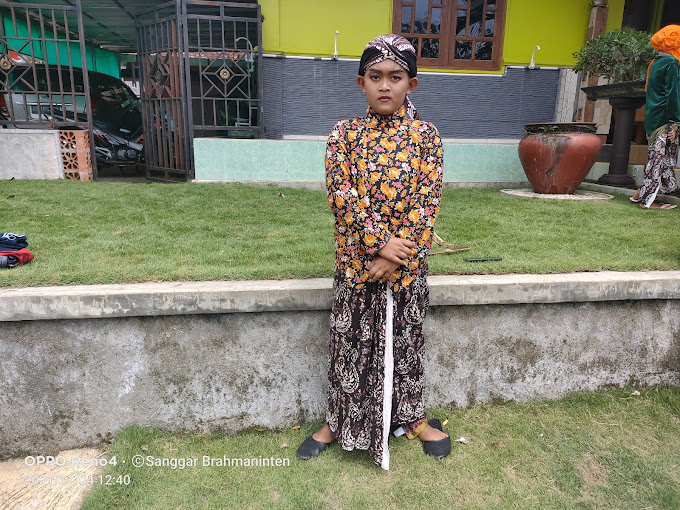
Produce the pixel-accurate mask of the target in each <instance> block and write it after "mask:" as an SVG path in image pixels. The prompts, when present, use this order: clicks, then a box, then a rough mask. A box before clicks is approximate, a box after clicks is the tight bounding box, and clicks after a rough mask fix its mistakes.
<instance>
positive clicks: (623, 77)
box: [574, 27, 655, 99]
mask: <svg viewBox="0 0 680 510" xmlns="http://www.w3.org/2000/svg"><path fill="white" fill-rule="evenodd" d="M654 53H655V52H654V48H652V47H651V45H650V44H649V34H647V33H646V32H640V31H639V30H634V29H632V28H628V27H626V28H622V29H620V30H612V31H611V32H607V33H605V34H602V35H601V36H600V37H598V38H597V39H592V40H590V41H588V42H587V43H586V44H585V46H583V48H581V49H580V50H579V51H577V52H575V53H574V58H576V65H574V71H581V72H584V73H589V74H591V75H598V76H601V77H603V78H606V79H607V81H608V85H598V86H596V87H585V88H584V91H587V92H589V93H588V98H589V99H601V98H609V97H611V96H612V95H615V96H618V95H626V94H629V93H638V94H639V93H640V91H642V92H643V95H644V79H645V75H646V73H647V67H648V66H649V63H650V62H651V61H652V60H653V59H654Z"/></svg>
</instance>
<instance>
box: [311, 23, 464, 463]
mask: <svg viewBox="0 0 680 510" xmlns="http://www.w3.org/2000/svg"><path fill="white" fill-rule="evenodd" d="M416 60H417V55H416V52H415V50H414V49H413V46H411V44H410V43H409V42H408V41H407V40H406V39H404V38H403V37H400V36H397V35H394V34H390V35H384V36H380V37H377V38H376V39H374V40H372V41H371V42H370V43H369V44H368V45H367V46H366V49H365V50H364V53H363V55H362V57H361V62H360V64H359V75H358V76H357V83H358V85H359V87H360V88H361V90H362V91H363V92H364V94H365V95H366V98H367V100H368V103H369V107H368V109H367V110H366V115H365V116H364V117H361V118H355V119H349V120H343V121H340V122H338V123H337V124H336V125H335V127H334V128H333V130H332V131H331V134H330V136H329V138H328V144H327V149H326V158H325V164H326V184H327V188H328V201H329V203H330V207H331V210H332V212H333V214H334V216H335V253H336V260H335V278H334V283H333V310H332V316H331V332H330V343H329V363H328V379H329V388H328V410H327V412H326V423H325V424H324V425H323V427H322V428H321V429H320V430H318V431H317V432H316V433H314V434H313V435H312V436H310V437H308V438H307V439H306V440H305V441H304V442H303V443H302V445H300V447H299V449H298V457H299V458H301V459H305V460H306V459H310V458H312V457H316V456H317V455H319V454H320V453H321V452H322V451H323V450H325V449H326V448H327V447H328V446H329V445H330V444H331V443H332V442H333V441H334V440H337V441H338V443H339V444H340V446H341V447H342V448H343V449H345V450H353V449H355V448H358V449H361V450H368V452H369V454H370V455H371V457H372V458H373V460H374V462H375V463H376V464H377V465H379V466H381V467H382V468H384V469H389V450H388V447H387V439H388V437H389V434H390V431H391V430H395V429H396V431H395V434H396V435H400V434H405V435H406V436H407V437H408V438H409V439H414V438H416V437H418V438H420V439H421V441H422V442H423V447H424V449H425V451H426V452H427V453H429V454H431V455H434V456H435V457H437V458H444V457H446V456H447V455H448V454H449V453H450V451H451V439H450V438H449V437H448V435H447V434H445V433H444V432H443V431H442V425H441V423H440V422H439V420H436V419H432V420H430V421H429V423H428V419H427V417H426V416H425V407H424V404H423V320H424V318H425V314H426V311H427V306H428V295H429V292H428V286H427V255H428V251H429V249H430V244H431V239H432V236H433V233H434V232H433V229H434V224H435V219H436V216H437V214H438V212H439V203H440V198H441V186H442V167H443V160H442V158H443V148H442V143H441V139H440V137H439V133H438V132H437V129H436V128H435V127H434V126H433V125H432V124H430V123H429V122H423V121H421V120H419V119H420V117H419V115H418V112H417V111H416V109H415V107H414V106H413V104H412V103H411V101H410V100H409V98H408V95H409V94H410V93H411V92H413V90H414V89H415V88H416V85H417V84H418V78H417V77H416V75H417V66H416Z"/></svg>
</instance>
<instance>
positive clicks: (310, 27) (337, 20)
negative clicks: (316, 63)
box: [260, 0, 625, 66]
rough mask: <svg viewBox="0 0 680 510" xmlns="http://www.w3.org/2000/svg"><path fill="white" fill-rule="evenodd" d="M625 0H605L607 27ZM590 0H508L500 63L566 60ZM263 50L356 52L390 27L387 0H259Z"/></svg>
mask: <svg viewBox="0 0 680 510" xmlns="http://www.w3.org/2000/svg"><path fill="white" fill-rule="evenodd" d="M624 2H625V0H609V6H610V7H609V17H608V20H607V30H613V29H615V28H619V27H620V26H621V19H622V16H623V4H624ZM589 4H590V0H547V1H546V0H507V12H506V23H505V37H504V43H503V63H504V64H509V65H527V64H528V63H529V62H530V60H531V53H532V51H533V49H534V46H536V45H539V46H540V47H541V50H540V51H537V52H536V65H537V66H571V65H572V64H573V63H574V58H573V56H572V53H574V52H575V51H578V50H579V49H580V48H581V47H582V46H583V44H584V43H585V40H586V35H587V31H588V20H589V19H590V10H591V7H590V5H589ZM260 5H261V6H262V14H263V16H264V18H265V19H264V23H263V24H262V37H263V46H264V51H265V52H266V53H283V54H287V55H308V56H330V55H331V54H332V53H333V38H334V35H335V31H336V30H339V31H340V34H339V35H338V53H339V54H340V56H341V57H359V56H360V55H361V53H362V51H363V49H364V46H365V45H366V42H367V41H369V40H370V39H372V38H373V37H375V36H377V35H380V34H385V33H389V32H391V31H392V0H342V1H338V0H260Z"/></svg>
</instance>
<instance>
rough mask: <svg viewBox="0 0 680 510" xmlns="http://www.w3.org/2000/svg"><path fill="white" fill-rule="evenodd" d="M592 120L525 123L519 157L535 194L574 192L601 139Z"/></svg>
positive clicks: (590, 164) (595, 157)
mask: <svg viewBox="0 0 680 510" xmlns="http://www.w3.org/2000/svg"><path fill="white" fill-rule="evenodd" d="M596 126H597V124H596V123H594V122H541V123H534V124H526V125H525V126H524V130H525V131H526V132H527V134H526V135H525V136H524V138H522V140H521V141H520V142H519V159H520V161H521V162H522V167H523V168H524V173H525V174H526V176H527V179H529V182H530V183H531V186H532V187H533V188H534V191H535V192H536V193H549V194H568V193H573V192H574V190H575V189H576V188H577V187H578V185H579V184H581V182H582V181H583V179H585V177H586V175H587V174H588V172H589V171H590V168H591V167H592V166H593V163H595V160H596V159H597V156H598V154H599V153H600V149H601V148H602V141H601V140H600V137H599V136H597V135H596V134H595V130H596Z"/></svg>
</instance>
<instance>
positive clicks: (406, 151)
mask: <svg viewBox="0 0 680 510" xmlns="http://www.w3.org/2000/svg"><path fill="white" fill-rule="evenodd" d="M443 152H444V151H443V148H442V143H441V139H440V137H439V133H438V132H437V128H436V127H434V125H432V124H431V123H429V122H423V121H420V120H413V119H409V118H408V117H406V112H405V109H404V107H403V106H402V107H401V108H400V109H399V110H398V111H396V112H395V113H393V114H391V115H380V114H377V113H376V112H374V111H373V110H372V109H371V108H370V107H369V108H368V110H367V111H366V116H365V117H362V118H356V119H349V120H342V121H340V122H338V123H337V124H336V125H335V126H334V127H333V130H332V131H331V134H330V135H329V137H328V144H327V147H326V159H325V163H326V185H327V188H328V201H329V203H330V206H331V210H332V212H333V214H334V215H335V254H336V260H335V271H336V274H337V273H340V274H344V278H345V280H346V281H347V282H348V283H349V284H350V285H352V286H353V287H356V288H361V287H363V286H364V284H365V282H366V281H367V279H368V268H367V267H366V264H367V263H368V262H370V261H371V260H373V258H374V257H375V253H376V252H377V251H378V250H379V249H380V248H382V247H383V246H384V245H385V243H387V241H388V240H389V239H390V236H395V237H402V238H405V239H409V240H411V241H413V242H415V243H416V245H417V248H416V254H415V255H414V256H412V257H410V258H409V259H408V261H407V264H406V265H403V266H401V267H400V268H399V269H397V271H395V272H394V273H392V276H391V278H390V280H389V285H390V287H391V288H392V290H394V291H397V290H399V289H400V288H401V287H405V286H408V285H409V284H410V283H411V282H412V281H413V279H414V278H415V277H416V276H417V275H419V274H421V273H424V272H426V270H427V269H426V268H427V265H426V264H427V254H428V251H429V249H430V245H431V242H432V241H431V239H432V234H433V229H434V223H435V219H436V217H437V214H438V212H439V203H440V199H441V187H442V173H443V171H442V164H443Z"/></svg>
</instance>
